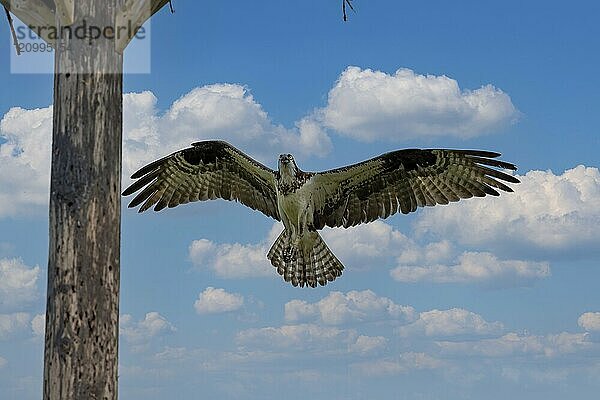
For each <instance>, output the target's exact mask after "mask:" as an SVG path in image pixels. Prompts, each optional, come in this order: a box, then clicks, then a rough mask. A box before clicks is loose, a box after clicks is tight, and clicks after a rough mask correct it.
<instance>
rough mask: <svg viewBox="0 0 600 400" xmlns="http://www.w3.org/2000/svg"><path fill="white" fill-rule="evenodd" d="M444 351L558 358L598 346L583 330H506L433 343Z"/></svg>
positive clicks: (471, 354) (482, 354)
mask: <svg viewBox="0 0 600 400" xmlns="http://www.w3.org/2000/svg"><path fill="white" fill-rule="evenodd" d="M436 344H437V345H438V347H439V348H440V351H441V352H442V353H443V354H449V355H456V354H460V355H469V356H482V357H513V356H521V355H537V356H544V357H557V356H560V355H565V354H573V353H577V352H585V351H589V350H590V349H592V348H594V347H596V348H597V347H598V345H597V344H596V343H593V342H592V341H590V340H589V337H588V335H587V334H585V333H568V332H562V333H558V334H549V335H546V336H537V335H520V334H518V333H514V332H511V333H507V334H505V335H503V336H501V337H498V338H490V339H481V340H473V341H464V342H451V341H439V342H436Z"/></svg>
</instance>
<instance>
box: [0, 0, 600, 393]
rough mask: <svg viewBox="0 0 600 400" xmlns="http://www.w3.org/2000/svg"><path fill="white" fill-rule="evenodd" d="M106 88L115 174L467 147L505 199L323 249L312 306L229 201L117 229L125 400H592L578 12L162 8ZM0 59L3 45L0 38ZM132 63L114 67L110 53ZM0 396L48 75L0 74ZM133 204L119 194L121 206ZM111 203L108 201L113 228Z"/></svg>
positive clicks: (593, 122) (345, 234)
mask: <svg viewBox="0 0 600 400" xmlns="http://www.w3.org/2000/svg"><path fill="white" fill-rule="evenodd" d="M174 6H175V9H176V13H175V14H174V15H171V14H169V13H168V10H167V9H164V10H162V11H161V12H160V13H159V14H157V15H156V16H155V17H154V18H153V20H152V65H151V67H152V72H151V73H150V74H139V75H127V76H126V77H125V80H124V81H125V82H124V83H125V93H126V95H125V115H124V119H125V129H124V133H125V142H124V171H125V173H126V174H130V173H131V172H132V171H133V170H135V169H136V168H137V167H139V166H141V165H143V164H144V163H146V162H148V161H151V160H153V159H154V158H157V157H159V156H161V155H164V154H165V153H168V152H170V151H174V150H177V149H179V148H181V147H183V146H185V145H187V144H188V143H190V142H191V141H193V140H198V139H206V138H223V139H226V140H228V141H230V142H231V143H233V144H234V145H236V146H238V147H239V148H241V149H244V150H246V151H248V152H249V153H250V154H252V155H253V156H255V157H257V158H259V159H260V160H262V161H263V162H265V163H266V164H267V165H270V166H271V167H274V166H275V160H276V158H275V156H276V155H277V154H279V153H280V152H284V151H285V152H292V153H294V154H296V155H297V159H298V162H299V164H300V167H301V168H304V169H306V170H319V169H326V168H332V167H336V166H340V165H344V164H349V163H353V162H357V161H360V160H364V159H366V158H368V157H371V156H375V155H377V154H379V153H382V152H385V151H389V150H392V149H396V148H403V147H457V148H477V149H479V148H481V149H489V150H495V151H499V152H502V153H503V159H505V160H507V161H510V162H514V163H516V164H518V166H519V170H518V171H517V174H518V175H519V176H520V179H521V180H522V184H520V185H518V186H517V187H515V193H514V194H510V195H506V196H502V197H501V198H499V199H487V198H486V199H483V200H482V199H475V200H472V201H470V200H469V201H464V202H461V203H459V204H453V205H450V206H447V207H436V208H433V209H427V210H421V211H419V212H418V213H416V214H414V215H410V216H394V217H391V218H389V219H387V220H385V221H379V222H377V223H373V224H370V225H367V226H364V227H360V228H356V229H352V230H347V231H346V230H330V231H325V232H324V233H323V236H324V238H325V240H326V241H327V243H328V244H329V246H330V247H331V249H332V250H333V251H334V253H336V255H338V256H339V257H340V259H341V260H342V261H343V262H344V264H345V265H346V270H345V271H344V274H343V276H342V277H341V278H340V279H338V280H336V281H335V282H333V283H330V284H329V285H327V286H326V287H323V288H319V289H314V290H312V289H308V290H307V289H297V288H293V287H291V286H290V285H288V284H286V283H285V282H283V280H282V279H281V278H280V277H279V276H278V275H277V274H276V272H275V271H274V269H273V268H272V267H270V266H269V264H268V261H267V260H266V258H265V257H264V255H265V253H266V251H267V250H268V248H269V246H270V244H271V243H272V241H273V235H274V234H275V232H277V229H279V228H278V226H274V224H273V221H271V220H269V219H268V218H266V217H264V216H263V215H261V214H259V213H257V212H253V211H251V210H249V209H246V208H244V207H242V206H240V205H237V204H230V203H226V202H222V201H220V202H208V203H201V204H200V203H196V204H191V205H186V206H182V207H179V208H177V209H172V210H167V211H163V212H161V213H145V214H141V215H139V214H137V213H135V212H134V211H133V210H126V209H124V212H123V225H122V266H121V268H122V284H121V342H120V343H121V350H120V351H121V352H120V396H121V398H122V399H162V398H165V397H167V396H169V397H174V398H196V397H198V396H199V394H200V393H201V394H202V396H203V397H212V396H219V397H221V398H236V399H237V398H241V399H259V398H260V399H262V398H280V397H281V396H284V395H285V396H286V397H289V398H292V399H293V398H301V397H305V396H307V395H309V396H311V397H312V398H316V399H324V398H327V399H337V398H340V399H341V398H344V399H346V398H356V399H362V398H367V397H369V398H398V399H404V398H406V399H415V398H422V399H449V398H450V399H465V398H483V397H485V398H490V399H503V398H507V397H510V398H515V399H525V398H526V399H562V398H564V397H565V396H567V395H568V396H569V397H576V398H585V397H592V396H593V394H594V393H597V392H598V390H599V389H600V387H599V386H600V383H599V382H600V380H599V379H598V377H599V376H600V294H598V284H597V282H599V281H600V272H599V270H598V260H599V259H600V252H599V251H598V249H599V248H600V241H599V239H598V238H599V237H600V228H598V227H599V226H600V224H599V222H600V173H599V171H598V167H599V165H598V156H597V149H598V148H600V135H599V132H598V131H599V127H600V117H599V115H598V113H597V112H595V111H596V108H597V105H598V104H600V91H598V88H599V87H600V77H599V75H598V73H597V71H598V70H600V56H599V55H598V48H599V45H600V42H599V39H598V38H599V37H600V27H599V26H598V24H597V16H598V15H599V14H600V6H599V5H598V4H597V2H592V1H575V2H571V3H569V5H566V4H563V3H559V2H544V3H542V2H517V1H504V2H501V3H497V4H489V3H487V4H485V3H482V2H477V1H461V2H447V1H430V2H405V1H383V0H381V1H371V2H365V1H360V0H356V2H355V7H356V9H357V13H350V15H349V17H350V20H349V21H348V22H347V23H343V22H342V21H341V4H340V2H339V1H337V0H336V1H328V2H318V1H313V0H309V1H304V2H296V3H293V4H291V3H289V2H281V1H272V0H267V1H263V2H261V3H260V4H257V3H250V2H236V3H235V4H227V5H223V4H222V3H221V2H217V1H209V2H192V1H181V0H176V1H174ZM0 37H5V40H0V54H4V55H5V56H4V58H3V60H8V58H9V55H10V52H11V51H12V49H11V48H10V42H9V31H8V28H7V26H6V24H0ZM126 54H127V53H126ZM0 76H1V77H2V84H3V89H2V91H0V118H1V120H2V122H1V124H0V161H1V163H2V164H1V165H2V167H1V168H2V174H0V175H1V176H0V387H1V388H2V392H3V397H2V398H7V399H33V398H39V396H40V393H41V381H42V379H41V374H42V353H43V338H42V332H41V331H40V326H43V324H42V322H43V316H42V314H43V310H44V297H45V287H46V284H45V276H46V262H47V261H46V257H47V230H48V226H47V196H48V192H47V191H48V188H47V182H48V169H49V164H48V162H49V161H48V160H49V148H50V133H51V114H52V113H51V109H50V108H49V106H50V105H51V103H52V76H51V75H16V74H11V73H10V65H9V63H8V61H7V62H2V63H0ZM129 182H130V181H129V180H128V179H127V178H125V179H124V185H125V184H127V183H129ZM126 202H127V199H125V201H124V205H125V204H126Z"/></svg>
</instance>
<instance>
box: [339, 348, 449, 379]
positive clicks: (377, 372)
mask: <svg viewBox="0 0 600 400" xmlns="http://www.w3.org/2000/svg"><path fill="white" fill-rule="evenodd" d="M444 365H445V363H444V361H442V360H439V359H437V358H434V357H431V356H430V355H427V354H425V353H413V352H409V353H402V354H400V355H399V356H398V357H396V358H395V359H394V358H386V359H380V360H374V361H365V362H359V363H354V364H352V365H351V366H350V368H351V369H352V370H353V371H354V372H355V373H358V374H359V375H361V376H363V375H366V376H385V375H398V374H405V373H408V372H410V371H413V370H427V369H429V370H432V369H437V368H441V367H443V366H444Z"/></svg>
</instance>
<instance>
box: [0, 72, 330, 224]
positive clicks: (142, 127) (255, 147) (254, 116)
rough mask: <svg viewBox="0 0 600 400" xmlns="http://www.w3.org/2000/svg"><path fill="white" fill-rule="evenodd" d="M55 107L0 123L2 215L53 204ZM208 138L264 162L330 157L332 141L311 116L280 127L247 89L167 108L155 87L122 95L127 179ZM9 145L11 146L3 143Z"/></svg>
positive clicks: (189, 97) (226, 89)
mask: <svg viewBox="0 0 600 400" xmlns="http://www.w3.org/2000/svg"><path fill="white" fill-rule="evenodd" d="M51 137H52V107H46V108H41V109H34V110H26V109H22V108H12V109H11V110H9V111H8V112H7V113H6V114H5V115H4V116H3V117H2V120H1V121H0V164H1V165H2V176H0V218H2V217H7V216H14V215H22V214H29V213H36V212H40V211H42V210H43V209H44V208H45V207H47V204H48V190H49V183H50V159H51V157H50V149H51ZM204 139H223V140H227V141H229V142H231V143H232V144H234V145H235V146H238V147H240V148H242V149H243V150H244V151H246V152H249V153H250V154H251V155H253V156H255V157H258V158H259V159H261V160H263V161H265V162H273V163H274V162H275V159H274V158H273V157H274V154H278V153H280V152H292V151H294V152H296V153H300V154H299V155H301V156H309V155H310V156H324V155H326V154H327V153H329V151H330V150H331V140H330V139H329V137H328V136H327V134H326V132H325V131H324V130H323V128H322V127H321V125H320V124H319V123H318V122H317V121H315V120H314V118H312V117H311V116H307V117H305V118H302V119H301V120H299V121H298V122H297V123H296V124H295V126H294V127H292V128H285V127H283V126H281V125H277V124H274V123H273V122H272V121H271V120H270V118H269V116H268V114H267V113H266V112H265V111H264V110H263V109H262V107H261V105H260V104H259V103H257V102H256V100H255V99H254V98H253V96H252V95H251V94H250V93H249V91H248V89H247V88H245V87H244V86H241V85H235V84H214V85H208V86H203V87H198V88H195V89H193V90H191V91H190V92H189V93H187V94H185V95H183V96H182V97H181V98H179V99H178V100H176V101H175V102H174V103H173V104H172V105H171V106H170V107H169V108H168V109H167V110H166V111H165V112H164V113H160V112H159V110H158V109H157V98H156V96H154V94H153V93H152V92H148V91H146V92H140V93H129V94H125V95H124V96H123V175H124V179H123V184H124V185H127V184H129V183H130V182H131V181H130V179H129V176H130V175H131V174H132V173H133V172H135V171H136V170H137V169H138V168H140V167H141V166H142V165H144V164H145V163H148V162H150V161H152V160H154V159H156V158H159V157H162V156H164V155H166V154H168V153H169V152H172V151H176V150H179V149H180V148H183V147H186V146H189V145H190V143H192V142H195V141H198V140H204ZM2 142H4V143H2Z"/></svg>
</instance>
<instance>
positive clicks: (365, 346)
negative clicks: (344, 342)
mask: <svg viewBox="0 0 600 400" xmlns="http://www.w3.org/2000/svg"><path fill="white" fill-rule="evenodd" d="M386 344H387V339H386V338H384V337H383V336H365V335H360V336H359V337H357V338H356V342H354V343H351V344H350V346H349V347H348V351H350V352H352V353H358V354H368V353H373V352H376V351H378V350H381V349H383V348H384V347H385V346H386Z"/></svg>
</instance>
